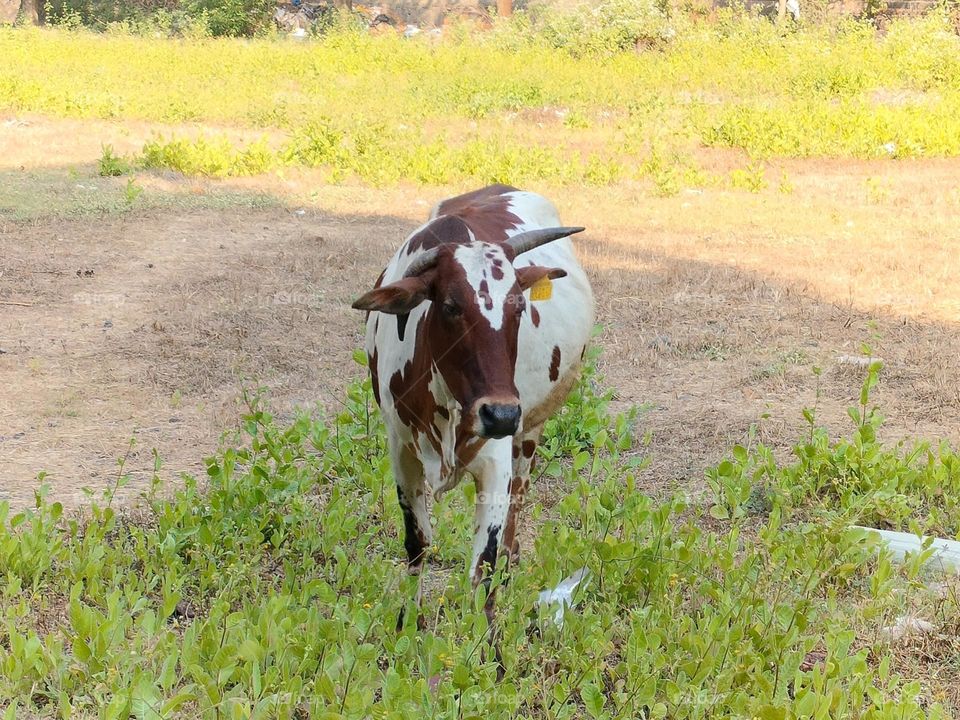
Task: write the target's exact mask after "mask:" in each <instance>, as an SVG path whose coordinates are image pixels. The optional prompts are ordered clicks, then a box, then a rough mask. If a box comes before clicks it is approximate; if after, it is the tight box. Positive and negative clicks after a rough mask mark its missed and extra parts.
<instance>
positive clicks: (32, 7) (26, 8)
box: [20, 0, 40, 25]
mask: <svg viewBox="0 0 960 720" xmlns="http://www.w3.org/2000/svg"><path fill="white" fill-rule="evenodd" d="M20 14H21V15H22V16H23V18H24V20H26V21H27V22H28V23H30V24H31V25H39V24H40V0H23V3H22V4H21V5H20Z"/></svg>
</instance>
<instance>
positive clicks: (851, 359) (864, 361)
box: [837, 355, 883, 367]
mask: <svg viewBox="0 0 960 720" xmlns="http://www.w3.org/2000/svg"><path fill="white" fill-rule="evenodd" d="M837 362H838V363H840V364H841V365H856V366H857V367H869V366H870V365H872V364H873V363H875V362H883V359H882V358H878V357H864V356H862V355H840V356H839V357H838V358H837Z"/></svg>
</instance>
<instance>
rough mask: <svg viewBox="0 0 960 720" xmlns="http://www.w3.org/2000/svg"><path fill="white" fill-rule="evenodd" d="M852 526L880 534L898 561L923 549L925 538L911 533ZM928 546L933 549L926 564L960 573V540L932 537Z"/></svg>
mask: <svg viewBox="0 0 960 720" xmlns="http://www.w3.org/2000/svg"><path fill="white" fill-rule="evenodd" d="M854 527H858V528H859V529H861V530H870V531H871V532H875V533H877V534H878V535H880V539H881V540H882V541H883V542H884V544H885V545H886V546H887V547H888V548H889V549H890V552H891V553H892V554H893V557H894V559H895V560H897V561H898V562H902V561H903V560H904V558H905V557H906V555H907V553H918V552H920V551H921V550H923V545H924V542H925V541H926V539H927V538H925V537H920V536H917V535H913V534H911V533H904V532H894V531H892V530H877V529H876V528H865V527H860V526H859V525H855V526H854ZM930 547H931V548H932V549H933V553H932V554H931V555H930V558H929V559H928V560H927V562H926V564H927V565H928V566H931V567H936V568H940V569H942V570H948V571H950V572H954V573H960V542H957V541H956V540H945V539H943V538H933V542H932V543H931V544H930Z"/></svg>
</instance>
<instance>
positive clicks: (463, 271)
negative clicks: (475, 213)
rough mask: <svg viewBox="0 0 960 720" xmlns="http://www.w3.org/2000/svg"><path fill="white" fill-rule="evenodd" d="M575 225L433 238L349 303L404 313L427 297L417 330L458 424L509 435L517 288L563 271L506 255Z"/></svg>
mask: <svg viewBox="0 0 960 720" xmlns="http://www.w3.org/2000/svg"><path fill="white" fill-rule="evenodd" d="M581 230H583V228H570V227H561V228H546V229H540V230H531V231H528V232H524V233H520V234H518V235H515V236H513V237H512V238H510V239H509V240H508V241H507V242H506V243H490V242H484V241H482V240H477V239H474V238H473V236H472V234H471V236H470V240H469V241H468V242H466V243H462V244H454V243H447V244H441V245H438V246H436V247H434V248H431V249H430V250H427V251H426V252H424V253H422V254H421V255H420V256H419V257H418V258H417V259H416V260H414V262H413V263H412V264H411V265H410V267H409V268H408V269H407V271H406V272H405V273H404V276H403V278H401V279H400V280H397V281H396V282H393V283H390V284H388V285H384V286H382V287H378V288H375V289H373V290H371V291H370V292H368V293H367V294H365V295H364V296H363V297H361V298H360V299H359V300H357V301H356V302H355V303H354V304H353V307H354V308H356V309H358V310H368V311H378V312H383V313H391V314H394V315H403V314H406V313H409V312H410V311H411V310H413V309H414V308H415V307H417V306H418V305H419V304H420V303H422V302H425V301H429V302H430V303H431V306H430V307H429V309H428V310H427V312H426V315H425V317H424V319H423V320H422V321H421V322H422V323H423V325H422V326H421V328H420V330H419V331H418V332H417V338H418V340H419V339H420V338H422V339H423V340H424V341H425V342H426V343H428V345H429V351H430V352H431V353H433V363H434V364H435V365H436V367H437V368H438V369H439V370H440V374H441V375H442V376H443V379H444V381H445V382H446V384H447V387H448V388H449V389H450V392H451V393H452V394H453V396H454V398H455V399H456V400H457V402H458V403H459V404H460V407H461V409H462V412H463V416H464V421H465V422H464V427H465V428H467V429H469V430H472V432H473V433H474V434H476V435H478V436H479V437H484V438H502V437H507V436H509V435H513V434H514V433H516V432H517V430H518V428H519V426H520V416H521V408H520V398H519V396H518V393H517V388H516V385H515V384H514V372H515V370H516V363H517V334H518V332H519V330H520V319H521V316H522V315H523V312H524V311H525V310H526V301H525V299H524V297H523V292H524V290H527V289H528V288H529V287H531V286H532V285H533V284H534V283H536V282H537V281H540V280H543V279H544V278H550V279H555V278H561V277H564V276H565V275H566V274H567V273H566V271H564V270H562V269H560V268H550V267H543V266H540V265H529V266H526V267H516V268H515V267H514V264H513V263H514V260H515V259H516V258H517V257H518V256H519V255H521V254H523V253H525V252H528V251H530V250H533V249H534V248H536V247H539V246H540V245H543V244H545V243H548V242H551V241H553V240H557V239H559V238H562V237H566V236H568V235H572V234H573V233H576V232H580V231H581ZM410 341H411V342H412V341H413V340H412V339H411V340H410Z"/></svg>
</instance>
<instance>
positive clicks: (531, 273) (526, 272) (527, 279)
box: [517, 265, 567, 290]
mask: <svg viewBox="0 0 960 720" xmlns="http://www.w3.org/2000/svg"><path fill="white" fill-rule="evenodd" d="M566 276H567V271H566V270H564V269H562V268H548V267H543V266H542V265H530V266H529V267H522V268H517V284H519V285H520V289H521V290H527V289H528V288H530V287H532V286H533V285H535V284H536V283H537V282H539V281H540V280H543V279H544V278H550V279H551V280H556V279H557V278H562V277H566Z"/></svg>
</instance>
